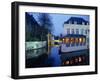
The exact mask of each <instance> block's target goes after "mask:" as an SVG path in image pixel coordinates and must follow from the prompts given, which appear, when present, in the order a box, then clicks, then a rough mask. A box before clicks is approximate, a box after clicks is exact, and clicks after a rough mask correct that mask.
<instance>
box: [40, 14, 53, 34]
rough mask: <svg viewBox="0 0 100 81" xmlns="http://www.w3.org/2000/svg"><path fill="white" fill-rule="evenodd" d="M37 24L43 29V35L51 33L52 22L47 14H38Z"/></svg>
mask: <svg viewBox="0 0 100 81" xmlns="http://www.w3.org/2000/svg"><path fill="white" fill-rule="evenodd" d="M39 22H40V25H41V27H44V29H45V30H44V33H46V34H47V33H48V32H49V33H51V32H52V25H53V24H52V21H51V17H50V15H49V14H47V13H40V14H39Z"/></svg>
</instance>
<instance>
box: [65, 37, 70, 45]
mask: <svg viewBox="0 0 100 81" xmlns="http://www.w3.org/2000/svg"><path fill="white" fill-rule="evenodd" d="M69 42H70V39H69V38H66V46H67V47H69V46H70V43H69Z"/></svg>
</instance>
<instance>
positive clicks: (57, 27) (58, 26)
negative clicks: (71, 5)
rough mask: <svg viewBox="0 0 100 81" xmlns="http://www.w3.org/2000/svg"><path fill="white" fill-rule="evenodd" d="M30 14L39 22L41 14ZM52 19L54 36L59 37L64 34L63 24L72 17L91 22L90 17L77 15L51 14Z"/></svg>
mask: <svg viewBox="0 0 100 81" xmlns="http://www.w3.org/2000/svg"><path fill="white" fill-rule="evenodd" d="M29 14H31V15H33V17H34V18H35V19H36V20H37V21H38V16H39V13H34V12H29ZM49 15H50V17H51V19H52V20H51V21H52V22H53V32H52V33H53V34H54V35H56V36H58V35H60V34H61V33H62V32H63V24H64V22H65V21H67V20H68V19H69V18H70V17H81V18H83V19H85V20H86V21H89V16H88V15H77V14H58V13H57V14H52V13H49Z"/></svg>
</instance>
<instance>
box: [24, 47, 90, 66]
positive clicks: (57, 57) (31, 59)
mask: <svg viewBox="0 0 100 81" xmlns="http://www.w3.org/2000/svg"><path fill="white" fill-rule="evenodd" d="M49 50H50V52H49V53H48V49H47V48H41V49H36V50H28V51H26V60H25V63H26V68H36V67H57V66H75V65H89V49H87V50H81V51H77V52H71V53H65V54H62V53H60V52H59V47H57V46H54V47H51V49H49Z"/></svg>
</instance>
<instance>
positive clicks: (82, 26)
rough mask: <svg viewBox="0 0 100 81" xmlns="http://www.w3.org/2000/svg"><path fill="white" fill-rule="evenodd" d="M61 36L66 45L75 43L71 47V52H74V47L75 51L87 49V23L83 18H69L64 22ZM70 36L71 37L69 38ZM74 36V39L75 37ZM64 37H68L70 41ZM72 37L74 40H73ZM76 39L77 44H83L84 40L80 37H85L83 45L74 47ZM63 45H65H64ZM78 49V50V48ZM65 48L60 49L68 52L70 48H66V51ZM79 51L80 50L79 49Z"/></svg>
mask: <svg viewBox="0 0 100 81" xmlns="http://www.w3.org/2000/svg"><path fill="white" fill-rule="evenodd" d="M63 36H64V38H65V39H63V40H65V41H66V43H68V44H69V43H73V44H74V43H75V44H74V45H73V46H72V49H73V50H72V51H74V49H75V48H74V47H76V49H77V50H78V49H80V48H82V49H85V48H89V21H86V20H84V19H83V18H80V17H71V18H69V19H68V20H67V21H66V22H64V33H63ZM71 36H72V37H71ZM75 36H76V37H75ZM66 37H67V38H68V37H70V39H66ZM73 37H74V38H73ZM77 37H78V40H79V41H78V42H79V43H80V42H81V41H82V42H84V40H83V39H82V37H85V44H84V45H81V44H80V45H76V41H77V40H76V38H77ZM64 45H65V44H64ZM64 45H63V47H64ZM78 47H79V48H78ZM65 48H66V47H64V48H62V50H63V49H64V50H63V51H65V50H68V49H70V48H71V45H70V48H68V47H67V49H65ZM80 50H81V49H80Z"/></svg>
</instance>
